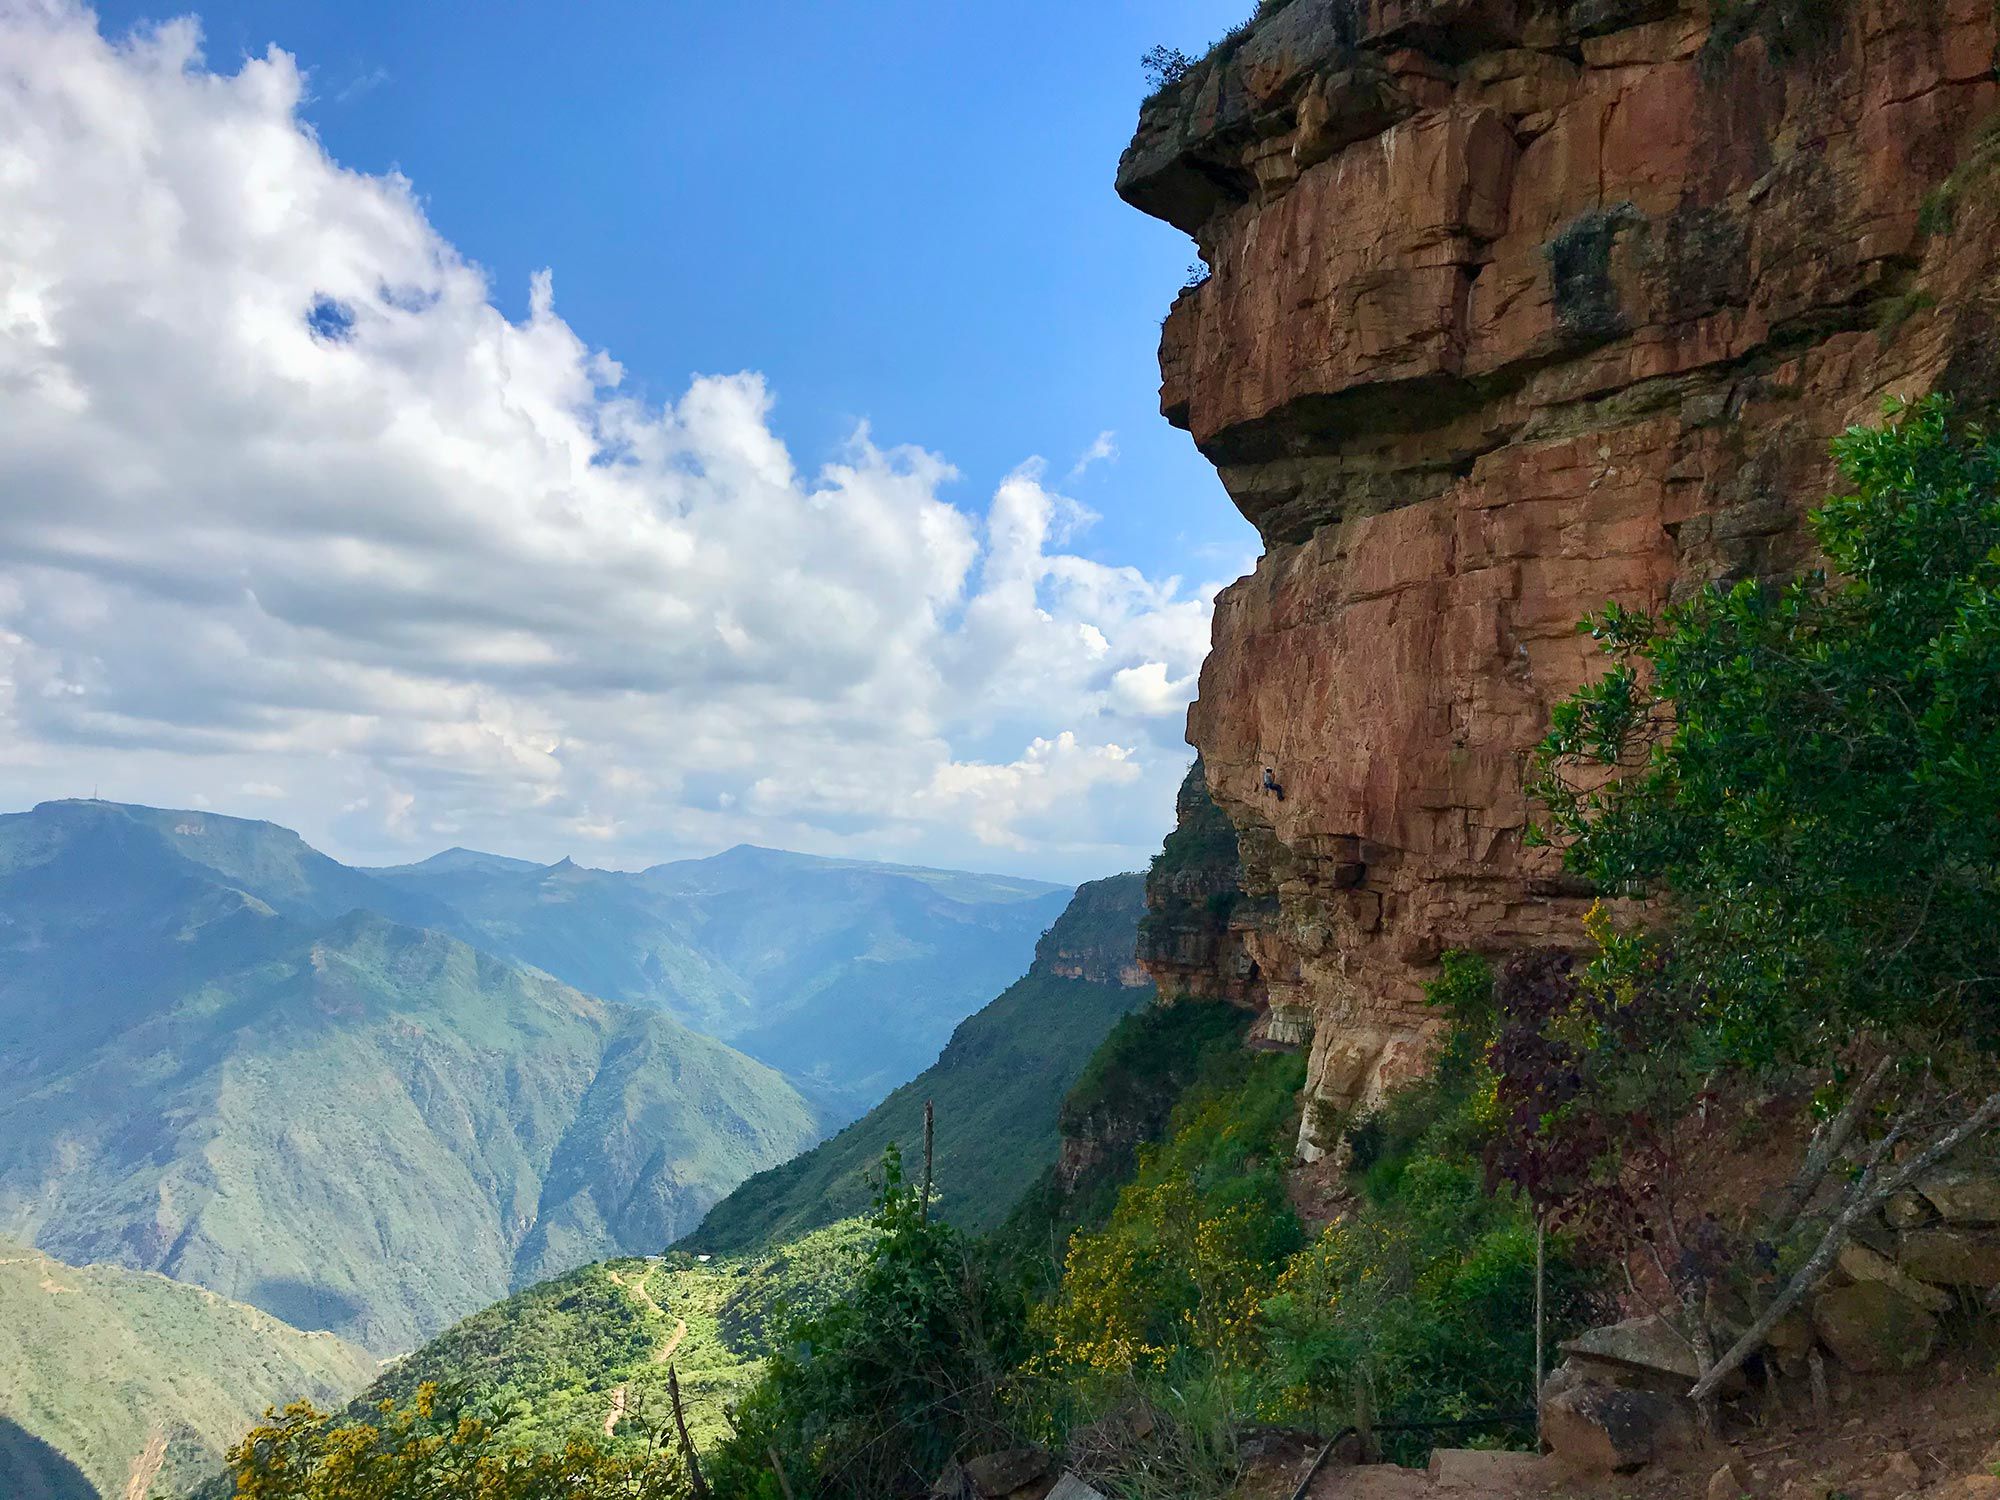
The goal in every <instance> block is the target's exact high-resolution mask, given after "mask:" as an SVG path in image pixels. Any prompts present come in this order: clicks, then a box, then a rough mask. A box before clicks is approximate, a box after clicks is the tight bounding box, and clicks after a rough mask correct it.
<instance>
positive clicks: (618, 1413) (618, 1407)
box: [126, 1385, 625, 1500]
mask: <svg viewBox="0 0 2000 1500" xmlns="http://www.w3.org/2000/svg"><path fill="white" fill-rule="evenodd" d="M624 1416H625V1387H624V1386H622V1385H621V1386H619V1387H618V1388H617V1389H616V1390H614V1391H613V1392H612V1393H611V1410H610V1411H608V1412H606V1413H605V1414H604V1435H605V1436H606V1437H610V1436H611V1429H612V1428H614V1427H616V1426H617V1425H618V1424H619V1422H620V1421H621V1420H623V1418H624ZM126 1500H131V1497H130V1496H127V1497H126Z"/></svg>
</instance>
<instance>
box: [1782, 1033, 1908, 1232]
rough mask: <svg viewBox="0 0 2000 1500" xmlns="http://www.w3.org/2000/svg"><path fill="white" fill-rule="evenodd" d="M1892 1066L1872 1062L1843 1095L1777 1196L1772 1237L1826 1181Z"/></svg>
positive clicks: (1792, 1221) (1787, 1227)
mask: <svg viewBox="0 0 2000 1500" xmlns="http://www.w3.org/2000/svg"><path fill="white" fill-rule="evenodd" d="M1894 1065H1895V1058H1894V1057H1893V1056H1892V1057H1885V1058H1883V1059H1882V1060H1881V1061H1880V1062H1878V1063H1877V1064H1875V1067H1874V1069H1873V1070H1872V1071H1871V1072H1870V1073H1869V1074H1868V1076H1867V1077H1866V1078H1864V1079H1862V1080H1861V1082H1860V1083H1858V1084H1856V1085H1855V1088H1854V1092H1853V1093H1851V1094H1849V1095H1848V1096H1847V1103H1845V1104H1844V1105H1842V1106H1841V1109H1840V1113H1839V1114H1837V1115H1835V1116H1834V1117H1833V1118H1832V1119H1831V1120H1829V1121H1828V1122H1827V1124H1826V1126H1825V1127H1824V1128H1823V1129H1822V1130H1821V1131H1820V1132H1819V1133H1818V1134H1817V1135H1816V1136H1815V1137H1814V1138H1813V1141H1812V1144H1811V1146H1810V1147H1809V1148H1808V1149H1807V1151H1806V1159H1805V1161H1804V1163H1803V1164H1802V1165H1801V1166H1800V1167H1799V1170H1798V1174H1797V1175H1796V1176H1794V1177H1793V1178H1792V1180H1791V1181H1790V1182H1788V1183H1786V1184H1785V1190H1784V1196H1783V1197H1782V1198H1781V1199H1779V1201H1778V1209H1777V1211H1776V1212H1775V1213H1774V1214H1773V1215H1772V1216H1771V1237H1772V1239H1774V1240H1776V1239H1782V1238H1783V1237H1784V1236H1785V1235H1786V1234H1788V1233H1790V1232H1791V1229H1792V1226H1793V1225H1794V1224H1796V1223H1797V1222H1798V1219H1799V1215H1800V1214H1802V1213H1804V1212H1805V1207H1806V1205H1807V1204H1808V1203H1810V1202H1811V1201H1812V1195H1813V1194H1814V1193H1815V1192H1817V1191H1819V1185H1820V1183H1822V1182H1824V1181H1825V1180H1826V1174H1827V1172H1828V1170H1829V1169H1831V1167H1832V1166H1833V1164H1834V1162H1836V1161H1837V1160H1839V1158H1840V1153H1841V1152H1843V1151H1845V1150H1846V1149H1847V1143H1848V1141H1849V1140H1851V1139H1852V1138H1853V1136H1854V1130H1855V1127H1856V1126H1857V1125H1859V1124H1860V1123H1861V1116H1862V1114H1863V1113H1864V1112H1865V1111H1866V1110H1867V1108H1868V1106H1869V1105H1870V1104H1872V1103H1874V1101H1875V1095H1876V1094H1877V1093H1878V1092H1879V1091H1880V1089H1881V1087H1882V1083H1883V1080H1885V1079H1886V1078H1888V1076H1889V1070H1890V1069H1891V1068H1892V1067H1893V1066H1894Z"/></svg>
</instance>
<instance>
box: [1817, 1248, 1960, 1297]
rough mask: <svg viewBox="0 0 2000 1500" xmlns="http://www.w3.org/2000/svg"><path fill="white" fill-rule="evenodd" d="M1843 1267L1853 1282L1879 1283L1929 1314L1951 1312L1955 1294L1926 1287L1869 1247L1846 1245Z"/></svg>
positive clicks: (1842, 1259)
mask: <svg viewBox="0 0 2000 1500" xmlns="http://www.w3.org/2000/svg"><path fill="white" fill-rule="evenodd" d="M1839 1265H1840V1269H1841V1270H1842V1271H1843V1272H1844V1273H1845V1274H1846V1275H1847V1276H1848V1277H1849V1278H1851V1279H1852V1280H1854V1281H1857V1282H1861V1281H1879V1282H1881V1283H1882V1285H1884V1286H1886V1287H1887V1288H1889V1290H1890V1291H1892V1292H1894V1293H1896V1295H1897V1296H1899V1297H1905V1298H1908V1299H1909V1300H1910V1301H1912V1302H1914V1303H1916V1304H1917V1306H1919V1307H1921V1308H1923V1309H1925V1310H1926V1311H1928V1312H1934V1313H1948V1312H1950V1311H1951V1293H1949V1292H1941V1291H1939V1290H1938V1289H1937V1288H1936V1287H1934V1286H1926V1285H1925V1284H1924V1283H1923V1282H1921V1281H1918V1280H1916V1279H1915V1278H1914V1277H1912V1276H1910V1275H1909V1274H1908V1273H1907V1272H1905V1271H1904V1270H1903V1269H1902V1268H1901V1267H1900V1266H1898V1265H1897V1264H1896V1263H1895V1262H1894V1261H1893V1260H1891V1259H1889V1257H1888V1256H1886V1255H1882V1254H1880V1253H1878V1252H1876V1251H1874V1250H1870V1249H1869V1248H1868V1247H1867V1246H1866V1245H1844V1246H1842V1247H1841V1251H1840V1261H1839Z"/></svg>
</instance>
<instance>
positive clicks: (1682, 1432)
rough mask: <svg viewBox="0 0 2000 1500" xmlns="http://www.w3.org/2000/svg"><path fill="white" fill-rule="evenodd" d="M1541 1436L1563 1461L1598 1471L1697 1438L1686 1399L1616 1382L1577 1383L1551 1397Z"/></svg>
mask: <svg viewBox="0 0 2000 1500" xmlns="http://www.w3.org/2000/svg"><path fill="white" fill-rule="evenodd" d="M1542 1436H1543V1437H1544V1438H1545V1439H1546V1440H1547V1442H1548V1445H1549V1448H1550V1449H1551V1450H1552V1451H1553V1452H1554V1454H1555V1456H1556V1457H1557V1458H1558V1459H1560V1460H1561V1461H1562V1462H1563V1463H1565V1464H1568V1465H1569V1466H1570V1467H1572V1468H1575V1469H1582V1470H1594V1471H1596V1472H1599V1473H1605V1472H1610V1471H1615V1470H1620V1469H1636V1468H1638V1467H1639V1466H1640V1465H1641V1464H1646V1463H1651V1462H1652V1461H1653V1460H1654V1459H1657V1458H1663V1457H1665V1456H1666V1455H1667V1454H1670V1453H1676V1452H1681V1451H1684V1450H1686V1449H1688V1448H1692V1447H1694V1446H1695V1445H1696V1444H1697V1442H1698V1441H1699V1438H1698V1436H1697V1432H1696V1427H1695V1421H1694V1417H1693V1414H1692V1413H1691V1412H1690V1411H1689V1410H1688V1408H1687V1404H1686V1403H1685V1402H1683V1401H1678V1400H1675V1399H1674V1398H1673V1397H1671V1396H1662V1395H1660V1394H1658V1393H1657V1392H1653V1391H1639V1390H1630V1389H1627V1388H1626V1387H1624V1386H1615V1385H1579V1386H1574V1387H1572V1388H1571V1389H1569V1390H1566V1391H1562V1392H1559V1393H1558V1394H1556V1395H1554V1396H1552V1397H1550V1398H1549V1400H1548V1401H1546V1402H1545V1403H1544V1404H1543V1406H1542Z"/></svg>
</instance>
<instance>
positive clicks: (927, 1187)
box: [918, 1099, 934, 1224]
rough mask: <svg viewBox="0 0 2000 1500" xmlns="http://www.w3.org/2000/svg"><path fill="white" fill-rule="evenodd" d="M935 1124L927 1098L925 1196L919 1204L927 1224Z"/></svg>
mask: <svg viewBox="0 0 2000 1500" xmlns="http://www.w3.org/2000/svg"><path fill="white" fill-rule="evenodd" d="M933 1125H934V1117H933V1115H932V1113H931V1101H930V1100H928V1099H926V1100H925V1101H924V1196H923V1198H922V1200H921V1201H920V1203H919V1204H918V1211H919V1212H920V1213H921V1215H922V1216H923V1222H924V1223H926V1224H928V1223H930V1221H931V1133H932V1128H933Z"/></svg>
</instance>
